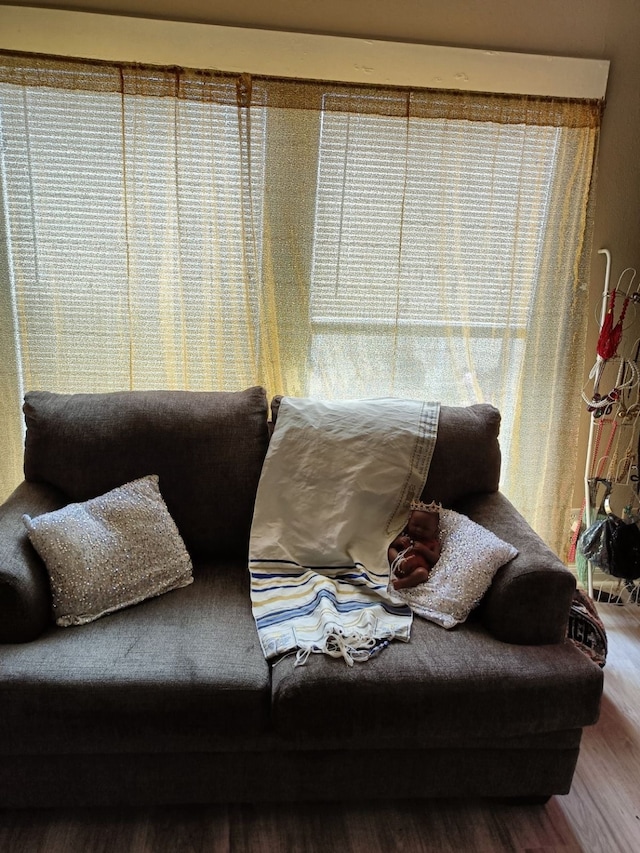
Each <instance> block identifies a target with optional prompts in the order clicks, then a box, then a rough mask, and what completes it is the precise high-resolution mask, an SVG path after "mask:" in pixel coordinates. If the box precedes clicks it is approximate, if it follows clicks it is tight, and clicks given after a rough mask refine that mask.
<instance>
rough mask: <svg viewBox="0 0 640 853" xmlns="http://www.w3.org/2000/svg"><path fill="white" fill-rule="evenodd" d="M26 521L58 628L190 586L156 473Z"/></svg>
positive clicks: (182, 551)
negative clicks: (46, 576) (46, 578)
mask: <svg viewBox="0 0 640 853" xmlns="http://www.w3.org/2000/svg"><path fill="white" fill-rule="evenodd" d="M22 520H23V522H24V524H25V527H26V528H27V533H28V536H29V539H30V540H31V543H32V544H33V546H34V548H35V549H36V551H37V552H38V553H39V554H40V556H41V557H42V559H43V560H44V563H45V565H46V567H47V571H48V573H49V578H50V580H51V591H52V596H53V613H54V617H55V621H56V624H57V625H60V626H61V627H67V626H69V625H84V624H85V623H87V622H92V621H93V620H95V619H98V618H100V617H101V616H105V615H106V614H107V613H112V612H113V611H114V610H120V609H121V608H123V607H128V606H129V605H131V604H139V603H140V602H141V601H144V600H145V599H147V598H151V597H153V596H157V595H161V594H162V593H165V592H169V590H172V589H177V588H178V587H182V586H187V585H188V584H190V583H192V582H193V575H192V564H191V558H190V556H189V554H188V552H187V549H186V547H185V545H184V542H183V541H182V538H181V537H180V534H179V533H178V528H177V527H176V525H175V523H174V521H173V519H172V518H171V516H170V514H169V511H168V509H167V507H166V504H165V502H164V500H163V498H162V495H161V494H160V489H159V486H158V477H157V476H156V475H155V474H154V475H150V476H148V477H143V478H141V479H139V480H134V481H133V482H131V483H127V484H126V485H124V486H120V487H119V488H117V489H113V490H112V491H110V492H107V493H106V494H105V495H101V496H100V497H97V498H92V499H91V500H88V501H85V502H84V503H72V504H68V505H67V506H65V507H63V508H62V509H59V510H56V511H55V512H50V513H47V514H46V515H40V516H38V517H37V518H30V517H29V516H28V515H23V516H22Z"/></svg>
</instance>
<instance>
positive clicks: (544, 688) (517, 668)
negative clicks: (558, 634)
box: [273, 619, 602, 746]
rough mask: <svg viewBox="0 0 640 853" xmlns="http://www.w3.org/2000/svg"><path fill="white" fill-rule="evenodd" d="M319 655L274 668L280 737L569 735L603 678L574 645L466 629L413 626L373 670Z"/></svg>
mask: <svg viewBox="0 0 640 853" xmlns="http://www.w3.org/2000/svg"><path fill="white" fill-rule="evenodd" d="M336 663H338V664H339V663H340V662H339V661H338V662H336V661H333V660H326V659H324V656H322V655H318V656H316V657H314V659H313V660H312V661H310V662H309V664H307V665H305V666H302V667H295V666H294V664H293V661H292V660H288V659H287V660H285V661H283V662H282V663H281V664H278V666H277V667H275V668H274V670H273V715H274V725H275V727H276V730H277V731H278V733H279V734H280V735H281V736H282V737H291V738H293V739H296V738H309V737H310V736H311V735H312V734H314V735H315V736H316V737H321V736H322V734H323V733H324V732H326V731H327V730H330V729H331V728H332V727H333V726H336V725H339V726H340V729H341V732H342V734H343V736H344V737H345V738H347V737H348V736H349V735H358V734H363V733H364V732H366V733H368V735H369V737H370V738H371V742H372V743H373V742H374V738H376V737H378V736H379V735H383V734H384V733H385V732H387V731H389V729H391V730H398V731H399V732H402V731H410V732H415V733H417V732H421V731H424V732H425V735H424V736H425V737H428V738H430V745H432V746H437V745H439V743H442V744H445V743H449V744H450V743H451V742H452V740H453V739H455V738H456V737H460V738H463V739H464V738H465V737H468V736H469V734H470V733H471V732H473V735H474V737H476V738H485V739H489V738H494V742H499V741H500V740H502V739H504V738H510V737H517V736H519V735H524V734H525V733H531V734H533V733H543V732H555V731H564V730H568V729H574V728H579V727H581V726H585V725H589V724H591V723H593V722H595V720H596V719H597V715H598V707H599V697H600V691H601V689H602V672H601V670H600V669H599V667H597V666H595V665H594V664H593V663H592V662H591V661H589V660H588V659H587V658H586V657H585V656H584V655H582V654H581V653H580V652H579V651H578V650H577V649H576V648H575V647H574V646H573V645H572V644H571V643H569V642H568V641H567V642H565V643H562V644H560V645H556V646H552V647H551V646H515V645H510V644H506V643H502V642H500V641H499V640H496V639H495V638H494V637H491V636H490V635H489V634H488V633H487V631H486V629H485V628H484V627H483V626H482V624H481V623H480V622H478V621H476V620H473V621H471V620H470V621H468V622H466V623H465V624H464V625H460V626H458V627H457V628H455V629H454V630H453V631H444V630H443V629H442V628H441V627H440V626H438V625H435V624H433V623H432V622H427V621H425V620H423V619H414V623H413V627H412V630H411V642H410V643H409V645H405V644H403V643H397V642H394V643H392V644H391V645H390V646H389V647H388V648H387V649H385V651H384V652H383V653H382V654H380V655H378V656H377V657H375V658H373V659H372V660H370V661H369V662H368V663H367V664H366V665H364V666H360V667H357V668H348V667H345V666H344V665H342V666H340V665H336Z"/></svg>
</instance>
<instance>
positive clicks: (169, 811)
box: [0, 604, 640, 853]
mask: <svg viewBox="0 0 640 853" xmlns="http://www.w3.org/2000/svg"><path fill="white" fill-rule="evenodd" d="M599 610H600V613H601V615H602V617H603V619H604V621H605V624H606V626H607V631H608V635H609V658H608V662H607V666H606V668H605V695H604V699H603V706H602V714H601V717H600V720H599V722H598V724H597V725H596V726H593V727H591V728H589V729H587V730H586V731H585V733H584V736H583V742H582V749H581V753H580V759H579V761H578V767H577V770H576V775H575V777H574V783H573V787H572V790H571V792H570V793H569V794H568V795H567V796H564V797H554V798H552V799H551V800H550V801H549V803H548V804H547V805H546V806H544V807H540V806H523V807H513V806H507V805H501V804H495V803H492V802H485V801H453V800H433V801H416V800H406V801H401V802H399V801H392V800H389V802H375V803H373V802H361V801H360V800H359V798H358V791H357V789H354V791H353V797H352V798H351V800H350V801H349V802H344V803H332V804H325V803H320V804H318V803H314V804H302V805H301V804H293V805H288V804H282V805H277V806H274V805H228V806H227V805H215V806H206V807H205V806H197V807H195V806H194V807H191V806H180V807H168V808H167V807H158V808H142V809H130V810H126V811H122V810H118V811H116V810H113V809H88V810H73V809H52V810H45V809H42V810H27V811H21V810H3V811H0V853H245V851H246V853H280V851H282V853H289V851H292V852H293V853H298V851H301V853H328V851H331V853H336V851H345V852H346V851H353V853H395V852H396V851H404V853H414V851H416V853H420V851H438V853H454V851H455V853H467V852H468V853H503V851H504V853H506V851H519V853H553V851H563V853H635V851H640V606H630V605H627V606H626V607H616V606H615V605H605V604H601V605H599ZM425 769H426V770H427V771H428V768H425Z"/></svg>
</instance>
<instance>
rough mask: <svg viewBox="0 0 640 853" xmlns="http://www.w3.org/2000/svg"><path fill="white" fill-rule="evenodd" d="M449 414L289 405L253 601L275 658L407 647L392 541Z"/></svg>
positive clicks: (255, 538) (357, 404)
mask: <svg viewBox="0 0 640 853" xmlns="http://www.w3.org/2000/svg"><path fill="white" fill-rule="evenodd" d="M439 414H440V406H439V404H438V403H422V402H418V401H414V400H400V399H394V398H382V399H375V400H347V401H332V402H329V401H321V400H306V399H298V398H290V397H285V398H284V399H283V401H282V404H281V406H280V410H279V413H278V418H277V421H276V426H275V429H274V433H273V436H272V438H271V442H270V445H269V451H268V453H267V457H266V459H265V463H264V466H263V470H262V475H261V478H260V483H259V486H258V493H257V498H256V505H255V511H254V517H253V524H252V528H251V540H250V548H249V557H250V572H251V602H252V607H253V615H254V618H255V621H256V626H257V628H258V634H259V637H260V642H261V644H262V649H263V651H264V654H265V657H266V658H273V657H276V656H277V655H280V654H283V653H286V652H290V651H294V650H298V663H304V661H305V660H306V658H307V657H308V655H309V654H310V653H312V652H324V653H325V654H329V655H332V656H335V657H338V656H342V657H344V659H345V660H346V662H347V663H349V664H352V663H353V661H354V660H360V661H363V660H367V659H368V658H369V657H371V655H372V654H374V653H376V652H377V651H379V650H380V649H381V648H383V647H384V646H385V645H388V643H389V642H390V641H391V640H392V639H399V640H404V641H408V640H409V635H410V630H411V619H412V614H411V611H410V609H409V608H408V607H407V605H406V604H405V603H404V602H402V601H401V600H400V599H398V598H396V597H395V596H394V595H393V593H390V592H389V591H388V584H389V571H390V569H389V563H388V559H387V549H388V545H389V543H390V542H391V541H392V539H394V537H395V536H396V535H397V534H398V533H399V532H400V531H401V530H402V528H403V526H404V524H405V522H406V519H407V516H408V513H409V504H410V502H411V500H412V499H413V498H416V497H419V495H420V493H421V491H422V488H423V486H424V483H425V481H426V478H427V474H428V472H429V465H430V463H431V457H432V454H433V448H434V445H435V440H436V435H437V427H438V418H439Z"/></svg>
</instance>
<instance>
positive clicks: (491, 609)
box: [456, 492, 576, 645]
mask: <svg viewBox="0 0 640 853" xmlns="http://www.w3.org/2000/svg"><path fill="white" fill-rule="evenodd" d="M456 509H458V510H459V511H460V512H462V513H464V514H465V515H468V516H469V517H470V518H472V519H473V521H475V522H477V523H478V524H481V525H482V526H483V527H486V528H488V529H489V530H491V531H492V532H493V533H495V534H496V536H499V537H500V538H501V539H503V540H504V541H505V542H510V543H511V544H512V545H514V546H515V547H516V548H517V549H518V556H517V557H516V558H515V559H513V560H511V561H510V562H509V563H507V565H506V566H503V567H502V568H501V569H499V570H498V572H497V573H496V576H495V578H494V579H493V583H492V584H491V586H490V588H489V590H488V592H487V594H486V596H485V597H484V599H483V601H482V603H481V604H480V606H479V608H478V614H479V616H480V619H481V620H482V622H483V623H484V625H485V627H486V628H487V630H489V631H490V632H491V634H493V636H494V637H496V638H497V639H499V640H502V641H503V642H506V643H519V644H521V645H544V644H549V643H561V642H562V641H563V640H564V639H565V637H566V632H567V625H568V621H569V611H570V607H571V602H572V600H573V593H574V590H575V588H576V581H575V578H574V576H573V575H572V574H571V572H570V571H569V570H568V569H567V568H566V567H565V565H564V564H563V563H562V561H561V560H560V559H559V557H558V556H557V555H556V554H555V553H554V552H553V551H552V550H551V549H550V548H549V547H548V546H547V545H546V544H545V543H544V542H543V541H542V539H541V538H540V537H539V536H538V534H537V533H535V531H534V530H533V529H532V528H531V527H530V525H529V524H528V522H527V521H526V520H525V519H524V518H523V517H522V515H520V513H519V512H518V511H517V510H516V508H515V507H514V506H513V504H511V503H510V502H509V501H508V500H507V498H506V497H505V496H504V495H503V494H501V493H500V492H494V493H492V494H483V495H474V496H472V497H469V498H467V499H465V500H464V501H463V502H461V503H460V504H459V505H458V506H456Z"/></svg>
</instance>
